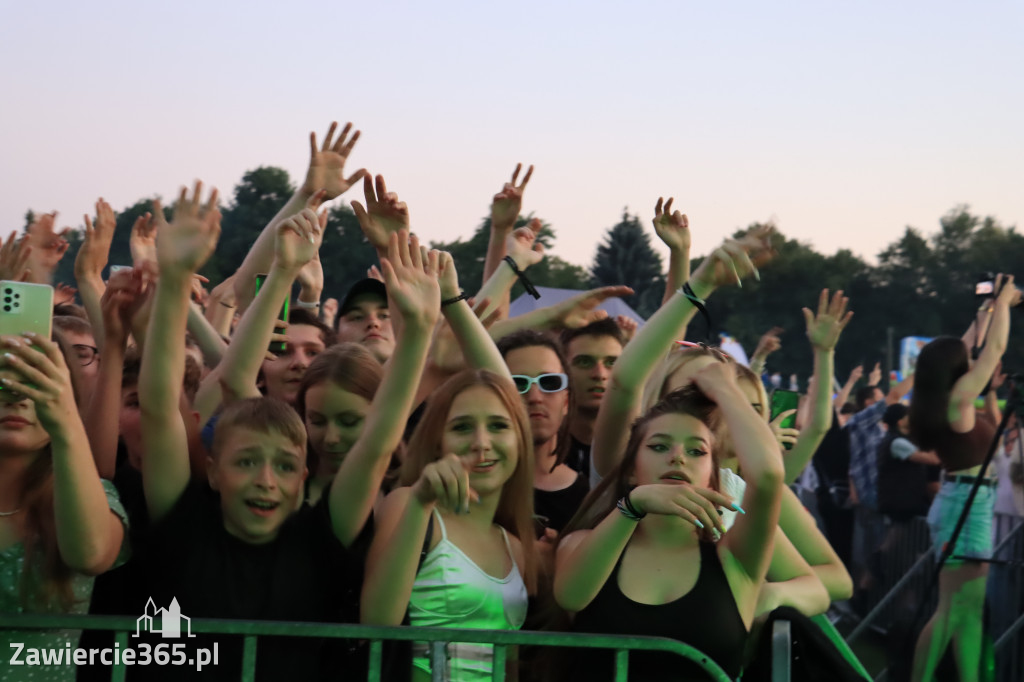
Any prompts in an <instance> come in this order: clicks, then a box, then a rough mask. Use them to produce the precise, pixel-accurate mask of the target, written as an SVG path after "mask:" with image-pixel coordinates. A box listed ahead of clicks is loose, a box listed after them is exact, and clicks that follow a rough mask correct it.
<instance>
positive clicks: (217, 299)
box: [204, 275, 237, 338]
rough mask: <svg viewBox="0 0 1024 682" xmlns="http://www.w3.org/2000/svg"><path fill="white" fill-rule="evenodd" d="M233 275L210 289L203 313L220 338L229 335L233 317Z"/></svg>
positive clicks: (234, 308) (234, 306) (234, 307)
mask: <svg viewBox="0 0 1024 682" xmlns="http://www.w3.org/2000/svg"><path fill="white" fill-rule="evenodd" d="M236 309H237V306H236V305H235V275H231V276H230V277H228V278H227V279H225V280H224V281H223V282H221V283H220V284H218V285H217V286H215V287H214V288H213V289H212V290H211V291H210V299H209V300H208V301H207V302H206V311H205V313H204V315H205V317H206V320H207V322H209V323H210V326H211V327H213V330H214V331H215V332H217V334H218V335H219V336H220V337H221V338H225V337H229V336H231V323H232V322H233V321H234V319H235V310H236Z"/></svg>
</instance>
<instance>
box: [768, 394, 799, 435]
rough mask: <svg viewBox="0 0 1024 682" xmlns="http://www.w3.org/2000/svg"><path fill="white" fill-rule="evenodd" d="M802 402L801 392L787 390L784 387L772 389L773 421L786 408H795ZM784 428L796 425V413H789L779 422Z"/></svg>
mask: <svg viewBox="0 0 1024 682" xmlns="http://www.w3.org/2000/svg"><path fill="white" fill-rule="evenodd" d="M799 404H800V394H799V393H797V392H796V391H787V390H786V389H784V388H777V389H775V390H774V391H772V421H774V420H775V418H776V417H778V416H779V415H780V414H782V413H783V412H785V411H786V410H795V409H796V408H797V406H799ZM779 426H780V427H782V428H784V429H792V428H795V427H796V413H795V412H794V413H793V414H791V415H789V416H788V417H786V418H785V419H783V420H782V422H781V423H780V424H779Z"/></svg>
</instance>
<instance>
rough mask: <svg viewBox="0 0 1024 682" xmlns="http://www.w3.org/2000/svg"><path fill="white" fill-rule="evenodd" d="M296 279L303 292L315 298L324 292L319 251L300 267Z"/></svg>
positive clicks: (322, 270) (322, 268) (322, 269)
mask: <svg viewBox="0 0 1024 682" xmlns="http://www.w3.org/2000/svg"><path fill="white" fill-rule="evenodd" d="M325 227H326V225H325ZM296 279H297V280H298V282H299V286H300V287H302V290H303V291H307V292H310V293H311V294H313V295H315V296H317V297H319V296H320V294H321V293H322V292H323V290H324V266H323V264H322V263H321V262H320V251H319V250H317V252H316V253H314V254H313V257H312V258H310V259H309V262H308V263H306V264H305V265H303V266H302V269H301V270H299V274H298V276H297V277H296ZM335 306H337V301H335Z"/></svg>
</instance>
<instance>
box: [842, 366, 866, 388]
mask: <svg viewBox="0 0 1024 682" xmlns="http://www.w3.org/2000/svg"><path fill="white" fill-rule="evenodd" d="M862 376H864V365H857V366H856V367H854V368H853V371H851V372H850V378H849V379H847V380H846V383H848V384H850V385H851V386H852V385H853V384H855V383H857V382H858V381H859V380H860V378H861V377H862Z"/></svg>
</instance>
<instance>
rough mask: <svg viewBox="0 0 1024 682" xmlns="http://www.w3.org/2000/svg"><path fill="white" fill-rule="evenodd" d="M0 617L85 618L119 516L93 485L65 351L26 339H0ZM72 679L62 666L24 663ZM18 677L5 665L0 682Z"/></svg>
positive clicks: (112, 501)
mask: <svg viewBox="0 0 1024 682" xmlns="http://www.w3.org/2000/svg"><path fill="white" fill-rule="evenodd" d="M0 346H2V349H3V356H2V357H0V368H2V371H0V388H2V390H0V482H2V483H0V611H3V612H5V613H50V612H58V613H85V611H86V609H87V608H88V605H89V596H90V593H91V591H92V584H93V576H96V575H98V574H100V573H103V572H104V571H106V570H108V569H110V568H111V567H112V566H113V565H114V563H115V562H116V561H117V560H118V558H119V556H121V555H122V549H123V547H122V544H123V542H124V538H125V535H126V533H125V527H126V525H127V516H126V514H125V512H124V509H123V508H122V506H121V503H120V501H119V500H118V498H117V493H116V491H115V490H114V487H113V485H112V484H110V483H109V482H107V481H102V482H101V480H100V477H99V475H98V474H97V472H96V465H95V464H94V463H93V459H92V453H91V451H90V449H89V439H88V437H87V436H86V433H85V427H84V426H83V425H82V420H81V418H80V417H79V412H78V405H77V403H76V395H77V394H76V389H77V382H76V381H74V380H73V374H72V371H71V370H70V369H69V367H74V366H75V363H74V362H73V361H69V360H68V358H69V357H73V354H72V355H70V356H69V354H68V352H67V349H66V348H64V347H63V344H62V343H60V342H59V341H55V340H51V339H48V338H45V337H43V336H40V335H38V334H35V333H27V334H25V335H21V336H12V335H6V336H2V337H0ZM76 641H77V633H74V632H68V631H56V632H54V631H50V632H46V631H38V630H34V631H18V630H6V631H5V632H4V634H3V637H2V638H0V647H2V648H3V649H4V650H5V651H8V652H13V649H12V648H11V647H9V646H8V644H10V643H20V644H23V645H24V646H25V647H26V648H49V649H63V648H64V647H65V644H66V643H67V642H71V644H72V645H74V643H75V642H76ZM32 672H33V674H34V675H35V677H33V679H35V680H73V679H74V678H75V668H74V666H73V665H71V662H70V661H68V662H66V663H61V664H56V665H46V666H33V668H32ZM21 679H24V671H22V670H20V669H19V668H18V667H14V666H9V665H8V666H3V667H2V668H0V680H21Z"/></svg>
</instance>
